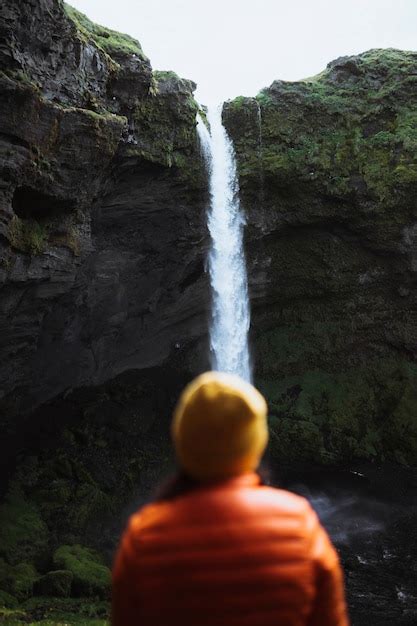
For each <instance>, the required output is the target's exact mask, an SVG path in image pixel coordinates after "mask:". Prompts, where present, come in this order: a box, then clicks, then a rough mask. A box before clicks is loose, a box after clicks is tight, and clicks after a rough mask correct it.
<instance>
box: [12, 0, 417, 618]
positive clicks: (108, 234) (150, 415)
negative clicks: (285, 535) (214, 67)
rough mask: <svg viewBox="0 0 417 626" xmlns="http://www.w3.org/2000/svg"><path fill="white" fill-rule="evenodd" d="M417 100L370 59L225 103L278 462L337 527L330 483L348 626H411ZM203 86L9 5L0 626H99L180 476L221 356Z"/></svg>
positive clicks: (282, 474)
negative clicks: (172, 436)
mask: <svg viewBox="0 0 417 626" xmlns="http://www.w3.org/2000/svg"><path fill="white" fill-rule="evenodd" d="M416 85H417V53H414V52H402V51H399V50H391V49H386V50H370V51H368V52H364V53H363V54H360V55H358V56H352V57H343V58H340V59H337V60H335V61H332V62H331V63H329V65H328V66H327V68H326V69H325V70H324V71H323V72H322V73H321V74H319V75H318V76H316V77H312V78H309V79H306V80H303V81H299V82H284V81H279V80H276V81H275V82H273V83H272V85H271V86H270V87H269V88H265V89H264V90H262V91H261V92H260V93H259V94H258V95H257V96H256V97H255V98H247V97H237V98H236V99H234V100H231V101H228V102H226V103H225V104H224V106H223V110H222V121H223V125H224V126H225V128H226V130H227V133H228V135H229V136H230V138H231V140H232V142H233V146H234V150H235V154H236V165H237V175H238V179H239V181H238V182H239V188H240V192H239V200H240V205H241V208H242V210H243V211H244V214H245V218H246V225H245V228H244V248H245V256H246V261H247V274H248V291H249V299H250V307H251V327H250V332H249V343H250V348H251V354H252V355H253V369H254V381H255V384H256V385H257V386H258V387H259V388H260V390H261V391H262V392H263V393H264V395H265V397H266V398H267V400H268V404H269V421H270V430H271V438H270V445H269V450H268V458H267V464H268V465H269V466H270V468H272V474H273V476H274V480H276V481H277V482H282V484H284V485H290V486H294V485H298V487H297V489H298V490H299V491H301V492H305V491H306V485H305V483H304V482H303V479H300V478H299V475H300V474H301V475H302V476H304V480H305V481H306V482H307V483H308V489H311V494H312V498H313V500H314V498H316V501H317V502H318V505H317V508H318V510H319V513H323V516H324V518H326V515H328V511H329V509H331V506H330V505H329V504H328V500H327V499H326V498H327V496H323V493H322V487H321V485H322V484H325V485H327V481H329V480H330V482H331V481H332V480H333V481H334V482H332V488H333V487H335V485H336V487H335V489H336V491H337V494H336V495H335V503H336V504H335V510H336V517H333V518H332V519H331V520H330V522H329V527H330V529H331V532H334V533H335V537H336V536H337V538H336V542H337V541H340V552H341V555H342V558H343V562H344V565H345V568H346V572H347V583H348V594H349V602H350V606H351V612H352V623H353V624H354V626H362V625H364V624H368V623H369V616H368V613H370V614H371V615H372V616H376V617H375V620H379V621H374V622H372V623H375V626H383V625H386V626H388V624H395V626H412V624H414V623H415V622H414V621H413V620H415V619H416V616H417V599H416V597H415V591H413V589H412V588H411V585H410V584H408V582H407V580H408V577H409V578H410V580H411V579H412V574H415V565H414V562H412V559H411V557H410V556H409V555H410V554H413V550H414V552H415V545H416V536H415V527H416V525H415V521H416V519H417V517H416V516H417V513H416V510H415V506H414V504H413V505H412V506H410V507H407V498H408V494H409V493H411V494H412V495H413V496H415V494H416V493H417V491H416V490H417V486H416V485H417V479H416V464H417V461H416V459H417V348H416V346H417V201H416V197H417V113H416V110H417V108H416V107H417V91H416ZM195 88H196V85H195V84H194V83H193V82H192V80H188V79H184V78H180V77H179V76H177V75H176V74H175V73H174V72H170V71H166V72H161V71H154V70H153V69H152V66H151V62H150V61H149V59H148V58H147V57H146V55H145V53H144V52H143V50H142V47H141V45H140V43H139V42H137V41H136V40H134V39H133V38H131V37H130V36H128V35H123V34H120V33H116V32H115V31H112V30H110V29H108V28H105V27H102V26H98V25H96V24H93V23H92V22H91V21H90V20H88V18H87V17H86V16H84V15H82V14H81V13H79V12H78V11H77V10H75V9H73V8H72V7H69V6H68V5H66V4H64V3H63V2H62V1H61V0H30V1H28V2H21V1H20V0H6V1H5V2H3V3H2V4H1V6H0V428H1V433H2V435H1V441H0V472H1V482H0V498H1V500H0V607H2V606H4V609H0V622H2V620H3V622H4V623H8V622H6V621H5V620H6V618H7V619H9V618H8V615H9V614H10V616H11V617H10V620H14V621H11V622H10V623H11V624H19V623H30V622H31V621H32V622H34V623H35V622H37V621H38V620H41V619H46V618H47V617H48V615H50V612H51V610H52V609H53V616H52V617H51V619H53V620H55V621H54V622H52V623H61V622H65V623H66V622H67V621H68V623H74V624H75V623H77V621H74V622H72V621H70V620H72V619H73V618H74V619H77V620H79V622H78V623H80V624H85V623H90V622H89V621H88V620H89V619H90V618H91V619H97V620H100V621H97V622H91V624H94V623H97V624H100V623H101V624H104V623H105V620H106V619H107V616H108V598H109V589H110V569H109V568H110V566H111V560H112V555H113V551H114V547H115V544H116V542H117V540H118V537H119V535H120V531H121V529H122V528H123V525H124V524H125V522H126V519H127V517H128V516H129V514H130V513H131V512H133V511H134V510H135V509H136V508H137V507H138V506H140V505H141V504H143V503H144V502H145V501H146V500H147V499H148V498H149V497H150V494H151V493H152V492H153V490H154V488H155V486H156V484H157V483H158V482H159V480H160V479H161V478H162V477H164V476H165V475H166V474H168V473H169V472H170V470H171V468H172V466H173V458H172V450H171V445H170V440H169V424H170V417H171V413H172V409H173V407H174V405H175V402H176V400H177V398H178V394H179V392H180V391H181V389H182V388H183V386H184V385H185V384H186V383H187V382H188V381H189V380H190V379H191V378H192V377H193V376H195V375H196V374H198V373H200V372H202V371H204V370H206V369H208V367H209V360H210V359H209V352H210V346H209V337H208V334H209V321H210V279H209V274H208V272H207V267H208V265H207V258H208V254H209V248H210V234H209V229H208V225H207V215H208V209H209V206H210V180H209V173H210V172H209V169H208V168H207V163H206V162H205V160H204V158H203V157H202V154H201V146H200V141H199V137H198V132H197V114H198V113H199V112H200V114H201V115H202V116H203V117H204V116H205V114H204V110H203V109H201V108H200V106H199V105H198V103H197V102H196V101H195V99H194V95H193V94H194V91H195ZM245 336H246V335H245ZM310 473H311V474H312V475H313V474H314V477H315V476H316V475H317V476H319V479H318V481H319V484H318V485H317V484H314V480H315V478H314V477H311V476H309V474H310ZM275 474H276V476H275ZM306 476H307V477H308V480H307V478H305V477H306ZM323 476H324V478H322V477H323ZM358 476H359V477H358ZM329 477H330V478H329ZM310 482H311V483H313V484H312V485H310ZM300 484H301V487H300ZM385 484H386V485H388V486H387V490H386V492H384V485H385ZM323 489H325V488H324V487H323ZM309 493H310V492H309ZM351 493H355V494H356V493H359V496H358V498H357V499H355V506H356V505H357V508H358V510H359V509H360V513H357V511H356V512H355V511H353V513H350V512H348V513H346V516H345V518H346V519H348V518H349V515H352V518H351V519H353V520H354V521H353V522H352V521H351V520H350V522H349V524H348V525H347V528H348V530H347V539H346V536H344V538H342V539H340V537H341V526H342V525H343V523H342V520H341V518H342V519H343V515H344V514H343V513H342V514H340V509H339V508H338V506H339V504H340V503H341V504H340V508H341V509H342V510H343V511H344V510H345V509H343V506H344V504H343V503H344V502H346V501H347V500H348V498H347V495H349V494H351ZM330 494H331V496H329V497H333V492H332V490H331V489H330ZM372 498H375V501H376V502H377V505H376V507H375V511H371V512H370V511H369V505H368V504H366V505H364V504H363V503H364V501H365V500H367V499H368V500H369V499H370V500H371V501H372V502H373V499H372ZM349 502H350V501H349ZM349 506H350V505H349ZM363 507H365V509H366V511H365V517H366V516H368V517H366V519H368V518H372V519H371V522H372V523H371V522H370V524H369V529H370V530H367V531H366V532H365V533H364V534H363V535H362V534H361V535H356V534H355V533H354V531H352V528H353V527H354V524H355V523H356V520H357V519H362V518H361V515H362V514H363ZM337 511H339V514H340V516H339V517H338V513H337ZM349 511H350V509H349ZM387 511H388V512H387ZM374 514H375V519H377V521H376V522H375V519H374V518H373V517H372V516H373V515H374ZM355 515H357V516H358V517H355ZM325 521H326V522H327V518H326V519H325ZM374 523H375V525H373V524H374ZM367 528H368V527H367ZM337 533H339V534H337ZM352 535H354V538H353V539H352V543H350V541H351V536H352ZM372 536H373V537H374V539H375V541H374V542H373V543H372V541H371V539H372ZM392 542H394V545H393V543H392ZM352 545H353V546H354V549H355V550H356V552H355V554H353V553H352V550H351V546H352ZM338 546H339V544H338ZM387 551H388V552H387ZM387 554H388V556H387ZM360 559H365V561H367V563H368V565H369V568H368V569H366V568H365V569H364V567H365V565H366V564H364V563H362V562H361V561H360ZM414 560H415V559H414ZM410 572H411V573H410ZM398 580H400V581H402V582H401V583H398ZM404 581H405V582H404ZM378 587H379V588H380V589H382V591H380V590H378ZM397 587H398V589H397ZM367 591H368V592H369V593H368V595H366V592H367ZM361 593H362V595H361ZM364 593H365V596H364V595H363V594H364ZM378 594H379V595H378ZM401 594H403V595H401ZM404 598H406V599H404ZM381 606H382V607H385V608H384V610H381V608H380V607H381ZM51 607H52V609H51ZM1 611H3V612H1ZM384 611H385V616H384ZM8 612H9V613H8ZM74 616H76V618H75V617H74ZM385 618H386V621H384V619H385ZM19 620H20V621H19ZM47 623H48V622H47Z"/></svg>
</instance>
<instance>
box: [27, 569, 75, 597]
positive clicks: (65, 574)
mask: <svg viewBox="0 0 417 626" xmlns="http://www.w3.org/2000/svg"><path fill="white" fill-rule="evenodd" d="M73 578H74V576H73V574H72V572H70V571H68V570H55V571H53V572H48V573H47V574H45V576H41V577H40V578H39V579H38V580H37V581H36V583H35V586H34V591H35V594H36V595H38V596H47V597H48V596H51V597H59V598H67V597H68V596H69V595H70V594H71V585H72V581H73Z"/></svg>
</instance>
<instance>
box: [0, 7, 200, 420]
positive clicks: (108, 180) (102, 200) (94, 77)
mask: <svg viewBox="0 0 417 626" xmlns="http://www.w3.org/2000/svg"><path fill="white" fill-rule="evenodd" d="M0 11H1V14H0V23H1V46H0V70H1V74H0V81H1V85H0V120H1V122H0V124H1V128H0V141H1V143H0V148H1V153H0V167H1V170H0V286H1V290H2V296H1V301H0V327H1V329H2V343H1V348H0V356H1V358H0V389H1V397H2V399H3V400H2V411H3V413H7V415H8V416H9V417H10V418H12V417H13V416H14V415H17V414H21V413H23V412H25V411H27V410H28V409H33V408H35V407H36V406H38V405H39V404H40V403H42V402H45V401H47V400H49V399H50V398H53V397H55V396H57V395H58V394H59V393H61V392H63V391H64V390H69V389H71V388H76V387H80V386H84V385H92V384H99V383H101V382H103V381H105V380H109V379H111V378H112V377H114V376H116V375H117V374H119V373H121V372H123V371H126V370H128V369H134V368H145V367H151V366H155V365H160V364H162V363H164V362H166V361H167V359H168V357H169V355H170V353H171V352H173V351H175V345H176V344H177V346H181V349H183V348H184V346H186V345H188V344H190V343H192V342H193V341H194V340H195V338H196V337H201V336H202V335H203V334H204V333H205V320H206V313H205V311H206V308H207V294H208V289H207V284H206V277H205V274H204V258H205V239H206V229H205V203H206V193H207V192H206V178H205V172H204V166H203V164H202V163H201V160H200V159H199V154H198V144H197V140H196V132H195V115H196V111H197V104H196V102H195V100H194V99H193V95H192V92H193V90H194V89H195V85H194V84H193V83H192V82H191V81H188V80H183V79H180V78H178V77H177V76H176V75H175V74H174V73H172V72H152V69H151V65H150V62H149V60H148V59H147V58H146V56H145V55H144V53H143V52H142V50H141V47H140V45H139V43H138V42H136V41H135V40H133V39H131V38H130V37H128V36H125V35H120V34H118V33H114V32H112V31H110V30H108V29H105V28H102V27H99V26H96V25H94V24H92V23H91V22H89V21H88V20H87V18H85V16H83V15H81V14H79V13H78V12H77V11H75V9H72V8H71V7H68V6H65V5H64V4H63V3H62V2H60V1H59V2H57V1H55V0H42V1H40V0H39V1H38V0H37V1H32V2H24V3H21V2H17V0H16V2H7V3H3V5H2V7H1V9H0ZM138 294H140V296H139V297H138Z"/></svg>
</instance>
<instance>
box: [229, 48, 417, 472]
mask: <svg viewBox="0 0 417 626" xmlns="http://www.w3.org/2000/svg"><path fill="white" fill-rule="evenodd" d="M416 85H417V54H416V53H406V52H400V51H396V50H371V51H369V52H366V53H364V54H361V55H359V56H356V57H347V58H341V59H338V60H336V61H334V62H332V63H330V64H329V65H328V67H327V69H326V70H325V71H324V72H323V73H322V74H319V75H318V76H316V77H314V78H311V79H307V80H304V81H301V82H296V83H287V82H282V81H275V82H274V83H272V85H271V87H270V88H269V89H265V90H263V91H262V92H261V93H260V94H259V95H258V96H257V97H256V98H237V99H236V100H233V101H231V102H228V103H226V104H225V107H224V110H223V118H224V122H225V124H226V126H227V129H228V131H229V133H230V135H231V137H232V139H233V141H234V144H235V147H236V154H237V160H238V168H239V176H240V187H241V194H242V201H243V203H244V206H245V208H246V212H247V216H248V227H247V256H248V263H249V267H248V274H249V280H250V290H251V299H252V309H253V323H252V331H253V334H252V339H253V346H254V355H255V368H256V380H257V383H258V384H259V385H260V387H261V388H262V389H263V390H264V391H265V393H266V395H267V397H268V399H269V404H270V410H271V414H272V417H271V425H272V431H273V435H272V448H273V451H276V452H277V454H278V455H279V456H280V457H282V455H284V456H287V457H288V454H289V455H290V457H293V458H298V459H299V458H304V459H306V460H307V459H315V460H318V459H319V460H321V461H325V462H334V461H346V460H349V459H351V458H352V457H362V458H368V459H378V460H383V459H393V460H396V461H397V462H400V463H405V464H415V463H416V458H417V457H416V453H417V387H416V382H417V363H416V357H417V350H416V346H417V256H416V254H417V253H416V251H417V246H416V244H417V203H416V190H417V114H416V105H417V95H416V93H417V92H416ZM289 450H290V451H291V452H288V451H289Z"/></svg>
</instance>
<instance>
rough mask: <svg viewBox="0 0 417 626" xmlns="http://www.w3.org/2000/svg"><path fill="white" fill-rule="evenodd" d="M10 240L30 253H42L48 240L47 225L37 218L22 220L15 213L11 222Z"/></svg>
mask: <svg viewBox="0 0 417 626" xmlns="http://www.w3.org/2000/svg"><path fill="white" fill-rule="evenodd" d="M8 232H9V241H10V243H11V245H12V246H13V247H14V248H16V249H17V250H20V251H21V252H26V253H27V254H30V255H37V254H42V252H43V251H44V250H45V248H46V244H47V241H48V232H47V229H46V228H45V226H43V225H42V224H40V223H39V222H37V221H36V220H31V219H25V220H22V219H20V218H19V217H17V215H14V216H13V218H12V220H11V222H10V224H9V229H8Z"/></svg>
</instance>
